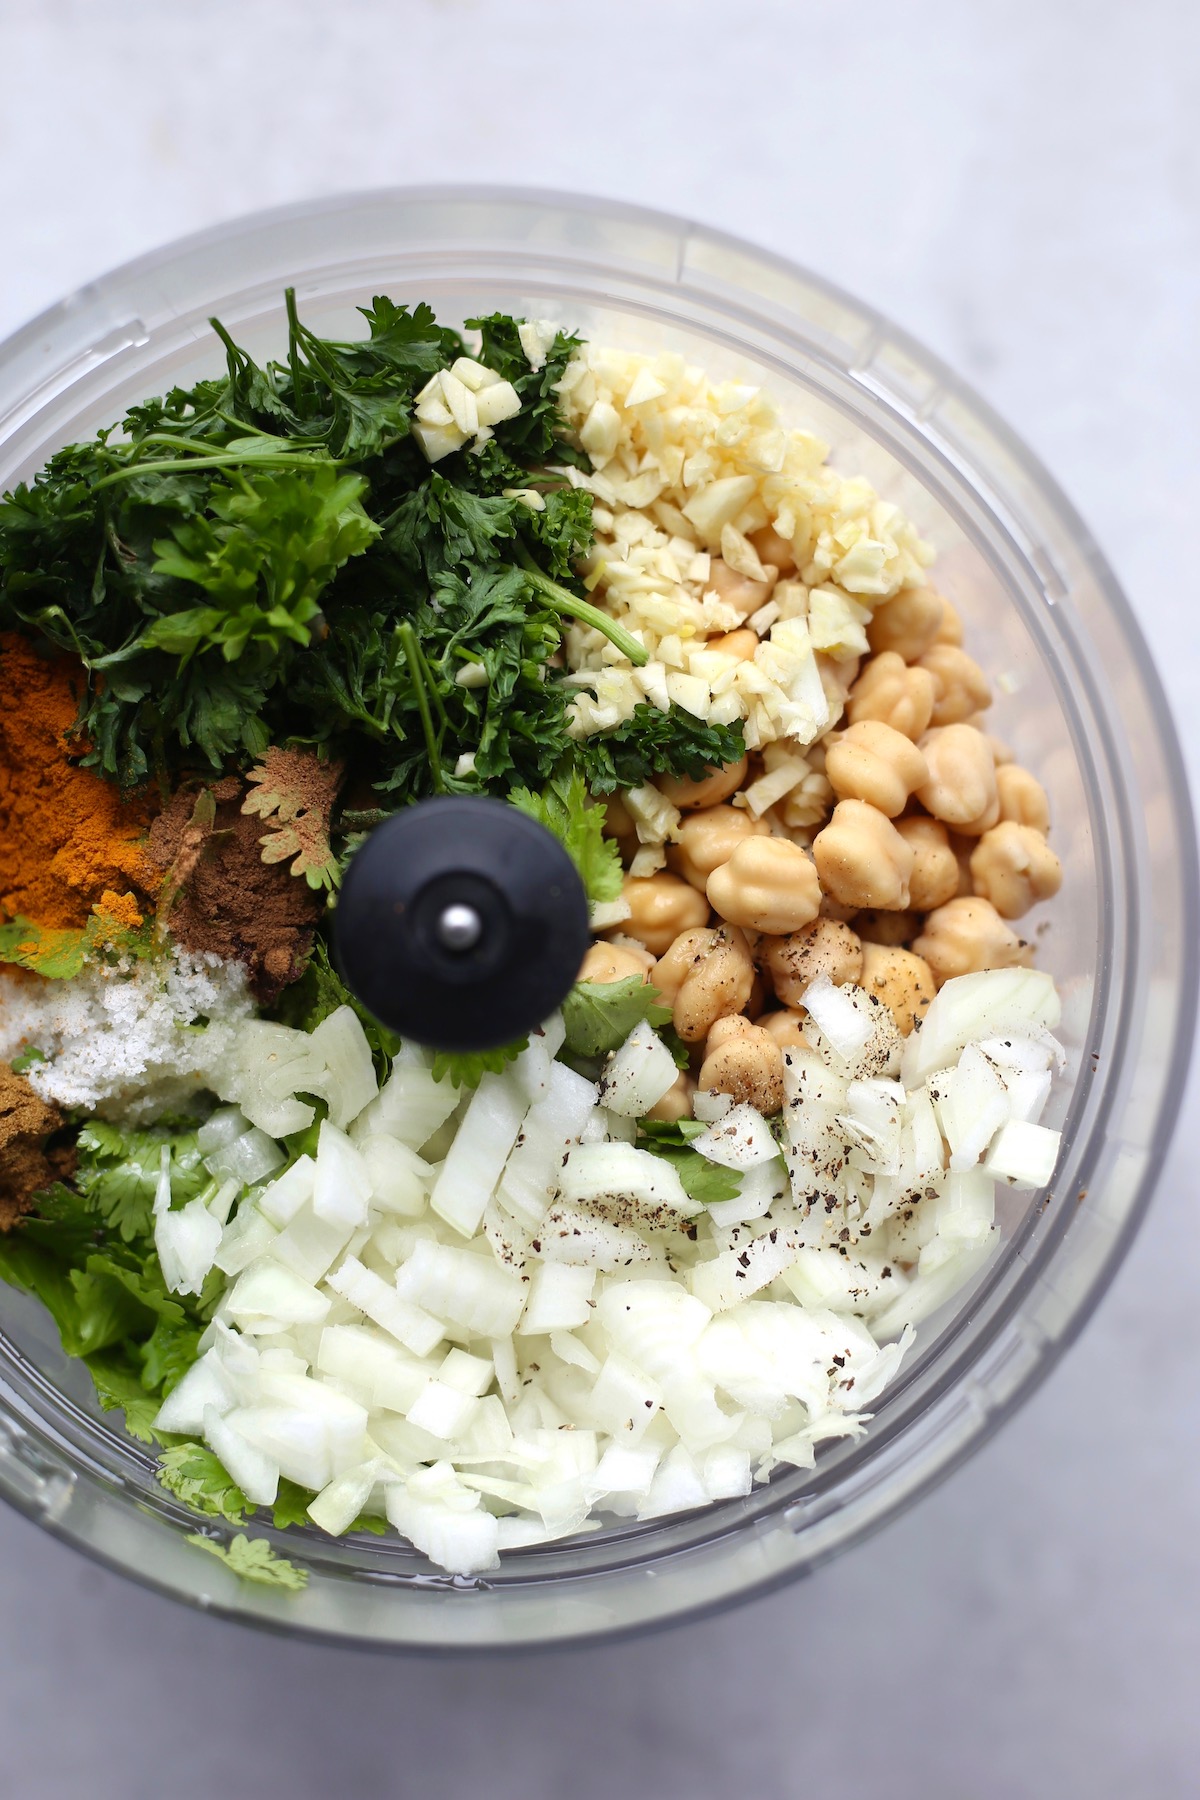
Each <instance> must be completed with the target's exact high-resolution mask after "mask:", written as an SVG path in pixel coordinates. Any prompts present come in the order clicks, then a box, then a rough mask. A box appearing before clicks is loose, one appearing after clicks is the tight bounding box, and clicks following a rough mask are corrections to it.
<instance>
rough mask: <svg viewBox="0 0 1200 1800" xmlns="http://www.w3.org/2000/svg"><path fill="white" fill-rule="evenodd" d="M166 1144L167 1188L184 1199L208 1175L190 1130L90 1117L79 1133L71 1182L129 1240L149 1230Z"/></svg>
mask: <svg viewBox="0 0 1200 1800" xmlns="http://www.w3.org/2000/svg"><path fill="white" fill-rule="evenodd" d="M164 1146H167V1147H169V1149H170V1153H171V1161H170V1170H171V1191H172V1194H173V1196H174V1199H175V1201H176V1203H177V1204H181V1205H182V1204H184V1203H186V1202H187V1201H188V1200H192V1199H194V1198H195V1196H196V1195H197V1194H199V1193H200V1192H202V1190H203V1189H204V1188H205V1187H206V1186H207V1185H208V1180H209V1176H208V1171H207V1169H205V1167H204V1165H203V1163H202V1161H201V1158H200V1147H199V1145H198V1144H197V1142H196V1138H195V1134H194V1133H192V1132H186V1133H184V1134H183V1135H178V1134H174V1135H173V1134H172V1133H171V1132H170V1131H167V1130H164V1129H163V1127H162V1126H152V1127H150V1128H148V1129H146V1130H141V1131H139V1130H129V1129H126V1128H124V1127H122V1126H119V1125H110V1124H108V1123H106V1122H105V1121H104V1120H103V1119H93V1120H91V1121H90V1123H89V1124H87V1125H85V1126H84V1128H83V1130H82V1131H81V1132H80V1134H79V1139H78V1149H79V1167H78V1170H77V1172H76V1175H75V1184H76V1186H77V1187H78V1189H79V1191H80V1193H81V1194H83V1196H84V1197H85V1198H86V1199H87V1200H88V1201H89V1203H90V1204H91V1207H92V1210H93V1211H94V1212H95V1213H96V1214H97V1215H98V1217H99V1218H100V1219H101V1220H102V1222H103V1223H104V1224H105V1225H106V1226H107V1227H108V1228H109V1230H111V1231H115V1232H117V1233H119V1235H120V1236H121V1238H122V1239H123V1240H124V1242H125V1243H127V1244H131V1243H134V1242H135V1241H137V1240H139V1239H147V1238H150V1237H152V1236H153V1232H154V1218H153V1211H154V1195H155V1192H156V1190H157V1187H158V1178H159V1171H160V1168H161V1165H162V1151H163V1147H164Z"/></svg>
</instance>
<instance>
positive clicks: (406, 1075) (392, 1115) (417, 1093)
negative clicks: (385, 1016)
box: [351, 1045, 462, 1150]
mask: <svg viewBox="0 0 1200 1800" xmlns="http://www.w3.org/2000/svg"><path fill="white" fill-rule="evenodd" d="M461 1099H462V1092H461V1090H460V1089H459V1088H456V1087H455V1085H454V1083H453V1082H452V1081H435V1080H434V1078H433V1074H432V1072H431V1070H430V1069H429V1067H428V1066H427V1065H426V1063H425V1062H424V1060H423V1059H422V1057H421V1053H420V1052H419V1051H417V1050H416V1048H415V1046H413V1047H412V1048H411V1050H410V1047H409V1046H408V1045H405V1046H404V1050H403V1052H402V1053H401V1055H400V1056H398V1057H397V1058H396V1059H395V1061H394V1062H393V1064H392V1073H391V1076H390V1078H389V1079H388V1080H387V1081H386V1082H385V1083H384V1086H383V1087H382V1088H381V1089H380V1092H379V1095H378V1097H377V1098H376V1099H374V1100H372V1101H371V1102H370V1104H369V1105H368V1106H366V1107H365V1108H364V1109H363V1111H362V1112H361V1113H360V1114H359V1116H358V1118H357V1119H356V1120H355V1121H354V1127H353V1131H352V1133H351V1135H352V1137H353V1138H354V1140H355V1141H356V1142H357V1141H358V1140H359V1138H360V1136H366V1135H370V1134H373V1133H377V1132H383V1133H386V1135H387V1136H388V1137H394V1138H396V1139H397V1140H398V1141H399V1142H400V1143H402V1144H407V1145H408V1147H409V1149H411V1150H420V1148H421V1147H422V1145H423V1144H427V1143H428V1142H429V1140H430V1138H431V1137H432V1136H433V1134H434V1132H435V1131H437V1130H438V1129H439V1127H441V1126H442V1125H444V1124H445V1123H446V1120H447V1119H448V1118H449V1117H450V1114H451V1113H452V1112H453V1111H454V1109H455V1107H456V1106H457V1105H458V1103H459V1101H460V1100H461Z"/></svg>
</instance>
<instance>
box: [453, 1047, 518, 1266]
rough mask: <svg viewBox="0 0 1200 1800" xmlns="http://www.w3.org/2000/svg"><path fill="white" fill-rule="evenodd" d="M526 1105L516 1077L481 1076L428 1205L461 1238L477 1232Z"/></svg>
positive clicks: (515, 1136)
mask: <svg viewBox="0 0 1200 1800" xmlns="http://www.w3.org/2000/svg"><path fill="white" fill-rule="evenodd" d="M528 1111H529V1102H528V1101H527V1100H526V1098H525V1095H524V1094H523V1093H522V1091H521V1088H520V1086H519V1084H518V1083H517V1081H516V1079H515V1077H513V1076H511V1075H485V1076H484V1077H483V1080H482V1081H481V1082H480V1083H479V1086H478V1087H477V1088H476V1090H475V1093H474V1095H473V1096H472V1098H471V1102H470V1105H469V1106H468V1107H467V1110H466V1112H465V1113H464V1114H463V1118H462V1122H461V1124H460V1125H459V1127H458V1131H457V1132H456V1134H455V1138H454V1142H453V1144H452V1145H451V1146H450V1153H449V1155H448V1156H447V1157H446V1160H445V1162H444V1163H443V1164H442V1168H441V1173H440V1174H439V1176H438V1178H437V1181H436V1182H435V1183H434V1187H433V1192H432V1194H431V1195H430V1197H429V1204H430V1206H431V1207H432V1208H433V1211H434V1212H435V1213H437V1214H438V1216H439V1217H440V1218H443V1219H445V1221H446V1223H447V1224H448V1225H452V1226H453V1227H454V1229H455V1231H457V1232H460V1233H461V1234H462V1236H463V1237H472V1236H474V1234H475V1232H476V1231H478V1229H479V1225H480V1221H481V1220H482V1218H483V1215H484V1212H485V1210H486V1208H487V1203H488V1201H489V1200H490V1199H491V1197H492V1194H493V1193H494V1192H495V1189H496V1184H497V1182H498V1181H499V1180H500V1176H501V1174H502V1172H503V1169H504V1165H505V1163H506V1162H507V1160H508V1155H509V1152H510V1151H511V1149H512V1147H513V1145H514V1144H515V1142H516V1140H517V1133H518V1132H519V1131H520V1129H521V1124H522V1121H523V1120H524V1118H525V1115H526V1113H527V1112H528Z"/></svg>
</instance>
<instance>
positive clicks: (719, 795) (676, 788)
mask: <svg viewBox="0 0 1200 1800" xmlns="http://www.w3.org/2000/svg"><path fill="white" fill-rule="evenodd" d="M748 761H749V759H748V758H747V757H745V756H743V757H741V758H740V759H739V761H737V762H734V763H726V764H725V766H724V768H720V769H710V770H709V771H708V773H707V774H706V775H705V776H703V777H702V779H701V780H699V781H689V780H688V779H687V778H686V776H683V775H660V776H659V777H658V780H657V781H656V782H655V784H654V785H655V786H656V787H657V789H658V791H659V793H660V794H663V795H665V796H666V798H667V799H668V800H669V801H670V802H671V805H672V806H677V807H678V808H679V810H680V812H695V811H696V810H697V809H698V808H699V807H701V806H719V805H720V804H721V802H722V800H728V798H729V796H730V794H736V793H737V791H738V789H739V788H740V787H741V785H742V783H743V781H745V779H746V769H747V766H748Z"/></svg>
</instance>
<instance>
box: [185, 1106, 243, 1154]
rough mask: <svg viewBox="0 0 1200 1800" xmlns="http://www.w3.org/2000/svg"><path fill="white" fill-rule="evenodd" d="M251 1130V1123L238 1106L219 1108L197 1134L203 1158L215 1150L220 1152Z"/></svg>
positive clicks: (197, 1141) (210, 1115)
mask: <svg viewBox="0 0 1200 1800" xmlns="http://www.w3.org/2000/svg"><path fill="white" fill-rule="evenodd" d="M249 1129H250V1121H249V1120H248V1119H247V1118H246V1115H245V1114H244V1113H243V1112H242V1110H241V1108H240V1107H238V1106H218V1107H217V1109H216V1111H215V1112H213V1113H210V1114H209V1116H208V1118H207V1119H205V1121H204V1123H203V1125H201V1127H200V1129H199V1130H198V1131H197V1133H196V1144H197V1146H198V1148H199V1151H200V1154H201V1156H208V1155H209V1153H210V1152H211V1151H213V1150H219V1149H221V1147H222V1146H223V1145H225V1144H231V1143H232V1142H233V1140H234V1138H239V1137H241V1135H242V1133H243V1132H245V1131H248V1130H249Z"/></svg>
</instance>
